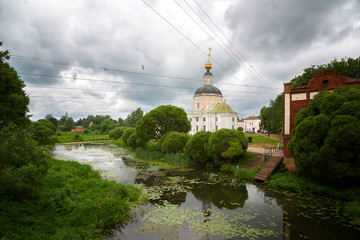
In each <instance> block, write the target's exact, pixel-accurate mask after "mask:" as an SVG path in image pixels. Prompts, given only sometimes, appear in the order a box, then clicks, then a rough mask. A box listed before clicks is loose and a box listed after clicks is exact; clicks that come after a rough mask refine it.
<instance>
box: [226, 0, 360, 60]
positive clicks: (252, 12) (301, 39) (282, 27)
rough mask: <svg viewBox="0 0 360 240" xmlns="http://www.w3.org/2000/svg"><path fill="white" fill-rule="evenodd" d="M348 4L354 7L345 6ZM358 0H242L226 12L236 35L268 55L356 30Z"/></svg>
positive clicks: (251, 49)
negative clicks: (354, 21) (353, 23)
mask: <svg viewBox="0 0 360 240" xmlns="http://www.w3.org/2000/svg"><path fill="white" fill-rule="evenodd" d="M347 4H350V5H351V6H350V7H351V8H350V9H346V6H347ZM359 4H360V3H359V2H358V1H339V0H317V1H310V0H305V1H304V0H295V1H282V0H274V1H260V0H254V1H239V2H238V3H236V4H234V5H233V6H232V7H230V8H229V9H228V11H227V13H226V15H225V16H226V19H227V22H228V24H229V27H230V28H231V29H232V30H233V31H234V33H235V34H234V39H235V40H236V42H238V43H239V45H240V46H246V47H247V48H248V49H249V50H248V51H249V52H251V51H252V52H254V51H256V52H257V54H262V55H263V56H264V54H266V58H270V59H271V58H276V57H278V56H282V57H283V56H284V55H291V54H294V53H296V52H298V51H303V50H304V49H307V48H309V47H310V46H311V45H312V44H313V43H315V42H316V41H318V40H320V39H327V41H328V42H329V44H330V43H332V42H333V41H339V40H341V39H343V38H344V37H346V35H348V34H349V33H351V32H352V31H354V29H353V26H352V21H353V19H351V17H350V16H352V13H354V12H356V9H355V8H359Z"/></svg>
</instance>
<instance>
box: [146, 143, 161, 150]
mask: <svg viewBox="0 0 360 240" xmlns="http://www.w3.org/2000/svg"><path fill="white" fill-rule="evenodd" d="M146 149H148V150H149V151H153V152H156V151H159V152H160V151H161V144H160V141H149V142H147V143H146Z"/></svg>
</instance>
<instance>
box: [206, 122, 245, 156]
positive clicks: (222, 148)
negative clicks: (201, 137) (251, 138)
mask: <svg viewBox="0 0 360 240" xmlns="http://www.w3.org/2000/svg"><path fill="white" fill-rule="evenodd" d="M247 147H248V140H247V138H246V137H245V135H244V133H243V132H239V131H236V130H234V129H220V130H218V131H216V132H215V133H214V134H212V135H211V136H210V138H209V144H208V146H207V152H208V154H209V156H210V157H212V158H213V159H214V160H215V162H220V161H223V160H227V161H228V162H230V161H231V159H232V158H233V157H236V156H241V155H243V154H244V153H245V151H246V149H247Z"/></svg>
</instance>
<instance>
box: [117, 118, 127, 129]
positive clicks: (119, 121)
mask: <svg viewBox="0 0 360 240" xmlns="http://www.w3.org/2000/svg"><path fill="white" fill-rule="evenodd" d="M124 123H125V121H124V119H122V118H121V117H119V119H118V125H119V127H125V125H124Z"/></svg>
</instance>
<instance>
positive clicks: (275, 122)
mask: <svg viewBox="0 0 360 240" xmlns="http://www.w3.org/2000/svg"><path fill="white" fill-rule="evenodd" d="M260 119H261V128H263V129H266V130H269V131H273V132H280V131H281V128H282V125H283V95H282V94H280V95H278V96H277V97H276V99H275V100H274V101H273V100H271V101H270V105H269V107H265V106H264V107H262V108H261V111H260Z"/></svg>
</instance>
